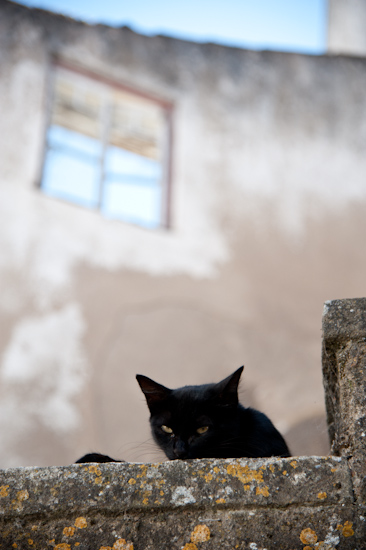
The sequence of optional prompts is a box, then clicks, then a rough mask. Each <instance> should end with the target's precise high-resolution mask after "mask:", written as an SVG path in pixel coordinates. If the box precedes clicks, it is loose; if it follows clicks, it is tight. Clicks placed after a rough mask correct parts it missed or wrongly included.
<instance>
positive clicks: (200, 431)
mask: <svg viewBox="0 0 366 550" xmlns="http://www.w3.org/2000/svg"><path fill="white" fill-rule="evenodd" d="M207 430H208V426H202V427H201V428H197V430H196V431H197V433H198V434H200V435H202V434H205V433H206V432H207Z"/></svg>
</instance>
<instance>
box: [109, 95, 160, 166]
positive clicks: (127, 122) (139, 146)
mask: <svg viewBox="0 0 366 550" xmlns="http://www.w3.org/2000/svg"><path fill="white" fill-rule="evenodd" d="M163 132H164V113H163V110H162V108H161V107H160V106H159V105H156V104H155V103H152V102H151V101H148V100H146V99H144V98H141V97H138V96H133V95H132V94H128V93H127V92H117V91H116V92H115V93H114V94H113V99H112V112H111V128H110V134H109V143H110V144H111V145H113V146H117V147H120V148H122V149H126V150H127V151H131V152H132V153H136V154H138V155H141V156H144V157H147V158H150V159H154V160H161V159H162V150H161V149H162V137H163Z"/></svg>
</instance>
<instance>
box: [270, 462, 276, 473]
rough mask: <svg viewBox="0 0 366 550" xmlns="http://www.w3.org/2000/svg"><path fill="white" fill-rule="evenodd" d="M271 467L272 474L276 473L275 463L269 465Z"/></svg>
mask: <svg viewBox="0 0 366 550" xmlns="http://www.w3.org/2000/svg"><path fill="white" fill-rule="evenodd" d="M269 469H270V470H271V472H272V474H273V473H274V471H275V467H274V466H273V464H270V465H269Z"/></svg>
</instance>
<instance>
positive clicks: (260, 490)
mask: <svg viewBox="0 0 366 550" xmlns="http://www.w3.org/2000/svg"><path fill="white" fill-rule="evenodd" d="M255 494H256V495H263V496H264V497H269V491H268V487H267V485H265V486H264V487H257V488H256V490H255Z"/></svg>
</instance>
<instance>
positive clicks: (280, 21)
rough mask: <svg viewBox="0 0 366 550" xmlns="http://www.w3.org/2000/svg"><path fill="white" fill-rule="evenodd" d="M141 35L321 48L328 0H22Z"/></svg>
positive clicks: (262, 46)
mask: <svg viewBox="0 0 366 550" xmlns="http://www.w3.org/2000/svg"><path fill="white" fill-rule="evenodd" d="M18 3H20V4H25V5H27V6H34V7H41V8H44V9H48V10H52V11H55V12H59V13H63V14H65V15H69V16H71V17H74V18H76V19H82V20H84V21H87V22H89V23H106V24H108V25H112V26H121V25H128V26H130V27H131V28H133V29H134V30H136V31H137V32H142V33H145V34H166V35H170V36H175V37H179V38H184V39H188V40H196V41H200V42H206V41H211V42H218V43H221V44H225V45H229V46H239V47H243V48H245V47H248V48H256V49H266V48H267V49H277V50H282V51H284V50H286V51H296V52H306V53H313V54H318V53H323V52H324V50H325V42H326V16H327V0H184V1H183V0H153V1H152V0H23V1H20V0H19V1H18Z"/></svg>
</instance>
